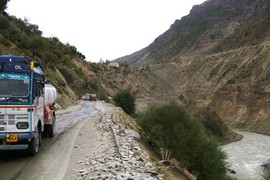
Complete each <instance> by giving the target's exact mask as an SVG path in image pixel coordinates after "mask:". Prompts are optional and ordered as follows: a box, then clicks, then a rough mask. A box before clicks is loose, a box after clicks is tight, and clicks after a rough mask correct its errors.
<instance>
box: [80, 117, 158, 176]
mask: <svg viewBox="0 0 270 180" xmlns="http://www.w3.org/2000/svg"><path fill="white" fill-rule="evenodd" d="M98 129H99V132H100V135H101V136H105V135H108V134H109V135H110V136H113V141H114V143H115V145H114V148H111V149H107V150H106V152H104V153H103V155H101V156H91V157H87V158H86V159H85V160H83V161H79V162H77V163H80V164H85V165H86V168H85V169H81V170H78V171H77V172H78V174H77V177H78V178H77V179H93V180H96V179H109V180H113V179H117V180H127V179H130V180H131V179H134V180H137V179H138V180H139V179H147V180H148V179H149V180H151V179H163V174H160V173H158V172H157V171H156V167H154V166H153V165H152V163H151V162H150V161H149V157H148V156H147V154H145V152H144V151H143V150H142V149H141V148H140V146H139V144H138V142H137V141H136V140H135V138H138V137H139V134H138V133H136V132H135V131H132V130H126V129H124V128H123V126H122V125H121V124H120V123H118V122H117V120H116V119H115V117H114V116H113V115H111V116H108V117H102V118H100V119H99V127H98Z"/></svg>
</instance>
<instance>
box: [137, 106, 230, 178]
mask: <svg viewBox="0 0 270 180" xmlns="http://www.w3.org/2000/svg"><path fill="white" fill-rule="evenodd" d="M139 124H140V125H141V127H142V128H143V129H144V131H145V132H146V134H147V136H148V137H149V138H150V140H151V141H152V143H154V144H155V145H156V146H157V147H158V148H162V149H166V150H169V151H170V152H171V153H172V156H173V157H174V158H175V159H177V160H178V162H181V166H184V167H185V168H187V169H188V170H189V171H190V172H192V173H193V174H196V176H197V177H198V179H205V180H212V179H213V180H216V179H225V175H226V162H225V159H226V155H225V153H224V152H223V151H221V150H220V149H219V147H218V145H217V143H216V142H214V141H210V140H208V139H207V137H206V136H205V135H204V134H202V133H201V129H200V124H199V122H198V121H196V120H194V119H192V118H191V117H190V116H189V115H188V113H187V112H186V111H185V109H184V108H183V107H182V106H180V105H178V104H176V103H175V102H172V103H170V104H168V105H163V106H161V107H151V108H150V109H149V110H148V111H146V112H145V113H144V114H143V115H142V116H141V118H140V119H139Z"/></svg>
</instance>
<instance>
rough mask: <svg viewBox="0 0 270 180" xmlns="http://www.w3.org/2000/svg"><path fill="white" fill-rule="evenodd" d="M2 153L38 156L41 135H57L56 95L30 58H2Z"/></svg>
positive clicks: (39, 66)
mask: <svg viewBox="0 0 270 180" xmlns="http://www.w3.org/2000/svg"><path fill="white" fill-rule="evenodd" d="M0 87H1V88H0V150H27V152H28V153H29V154H30V155H35V154H36V153H37V152H38V150H39V146H41V142H42V135H43V136H49V137H53V136H54V131H55V121H56V118H55V108H54V105H55V101H56V98H57V92H56V89H55V87H53V86H52V85H51V84H46V83H45V74H44V69H43V68H42V66H41V64H40V63H39V62H36V61H34V60H33V59H31V58H30V57H28V56H15V55H11V54H7V55H1V56H0Z"/></svg>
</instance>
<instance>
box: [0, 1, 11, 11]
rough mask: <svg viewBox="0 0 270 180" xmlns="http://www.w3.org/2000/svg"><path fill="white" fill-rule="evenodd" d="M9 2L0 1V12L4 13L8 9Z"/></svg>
mask: <svg viewBox="0 0 270 180" xmlns="http://www.w3.org/2000/svg"><path fill="white" fill-rule="evenodd" d="M8 1H9V0H1V1H0V11H1V12H4V11H5V10H6V9H7V3H8Z"/></svg>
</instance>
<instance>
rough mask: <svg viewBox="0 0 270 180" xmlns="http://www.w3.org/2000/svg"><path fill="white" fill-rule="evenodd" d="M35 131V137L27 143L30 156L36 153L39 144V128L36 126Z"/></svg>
mask: <svg viewBox="0 0 270 180" xmlns="http://www.w3.org/2000/svg"><path fill="white" fill-rule="evenodd" d="M35 133H36V134H35V137H34V138H32V140H31V141H30V142H29V143H28V154H29V155H30V156H34V155H36V154H37V153H38V150H39V146H40V144H41V133H40V130H39V128H37V130H36V132H35Z"/></svg>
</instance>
